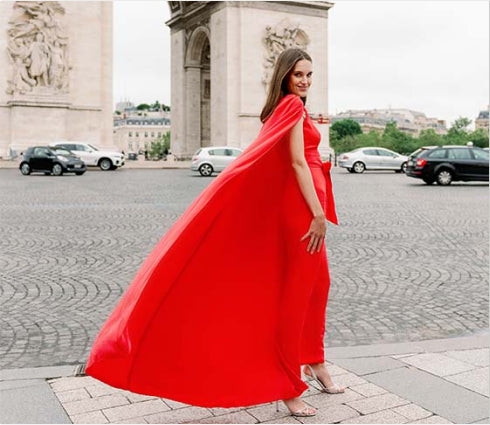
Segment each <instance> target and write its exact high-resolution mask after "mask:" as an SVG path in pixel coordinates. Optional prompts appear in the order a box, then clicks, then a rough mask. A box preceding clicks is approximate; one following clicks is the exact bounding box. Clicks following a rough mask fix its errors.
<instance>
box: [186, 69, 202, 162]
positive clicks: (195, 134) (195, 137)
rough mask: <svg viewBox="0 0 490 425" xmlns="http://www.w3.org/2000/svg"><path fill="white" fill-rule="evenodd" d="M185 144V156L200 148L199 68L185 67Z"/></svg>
mask: <svg viewBox="0 0 490 425" xmlns="http://www.w3.org/2000/svg"><path fill="white" fill-rule="evenodd" d="M185 87H186V94H185V95H186V96H185V100H186V102H185V117H186V120H185V124H186V132H185V143H184V150H185V152H186V153H187V154H192V153H194V152H195V151H196V150H197V149H199V147H200V146H201V67H200V66H187V68H186V70H185Z"/></svg>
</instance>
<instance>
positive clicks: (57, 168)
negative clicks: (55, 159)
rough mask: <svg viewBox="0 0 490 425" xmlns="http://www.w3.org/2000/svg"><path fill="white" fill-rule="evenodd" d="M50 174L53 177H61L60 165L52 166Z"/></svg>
mask: <svg viewBox="0 0 490 425" xmlns="http://www.w3.org/2000/svg"><path fill="white" fill-rule="evenodd" d="M51 172H52V173H53V175H55V176H61V175H62V174H63V167H62V166H61V165H60V164H54V165H53V168H52V169H51Z"/></svg>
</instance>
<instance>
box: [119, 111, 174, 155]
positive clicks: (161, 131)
mask: <svg viewBox="0 0 490 425" xmlns="http://www.w3.org/2000/svg"><path fill="white" fill-rule="evenodd" d="M169 131H170V119H169V118H166V117H161V116H160V117H145V116H130V117H127V118H126V117H120V116H116V117H115V119H114V144H115V145H116V147H117V149H118V150H119V151H124V152H125V153H128V152H143V151H145V150H150V149H151V146H152V144H153V143H155V142H156V141H157V140H158V139H160V138H161V137H163V136H164V135H165V134H166V133H168V132H169Z"/></svg>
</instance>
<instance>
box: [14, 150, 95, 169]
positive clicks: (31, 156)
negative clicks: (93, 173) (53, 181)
mask: <svg viewBox="0 0 490 425" xmlns="http://www.w3.org/2000/svg"><path fill="white" fill-rule="evenodd" d="M19 169H20V172H21V173H22V174H24V176H28V175H29V174H31V173H32V172H35V171H40V172H43V173H44V174H53V175H55V176H61V175H62V174H63V173H75V174H76V175H77V176H81V175H82V174H83V173H85V171H87V166H86V165H85V162H83V161H82V160H81V159H80V158H79V157H78V156H76V155H74V154H73V153H71V152H70V151H68V150H66V149H62V148H56V147H50V146H34V147H30V148H28V149H27V150H26V151H25V152H24V154H23V156H22V159H21V162H20V165H19Z"/></svg>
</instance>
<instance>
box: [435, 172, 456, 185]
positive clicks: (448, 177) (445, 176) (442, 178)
mask: <svg viewBox="0 0 490 425" xmlns="http://www.w3.org/2000/svg"><path fill="white" fill-rule="evenodd" d="M436 181H437V184H438V185H441V186H448V185H450V184H451V182H452V181H453V173H451V171H449V170H441V171H439V172H438V173H437V174H436Z"/></svg>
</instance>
